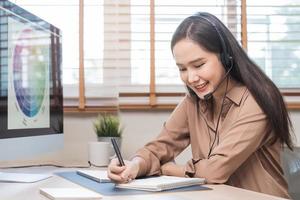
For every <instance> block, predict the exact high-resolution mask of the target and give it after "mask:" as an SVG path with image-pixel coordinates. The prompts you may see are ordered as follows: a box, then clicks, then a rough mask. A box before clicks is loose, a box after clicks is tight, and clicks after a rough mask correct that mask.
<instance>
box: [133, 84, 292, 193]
mask: <svg viewBox="0 0 300 200" xmlns="http://www.w3.org/2000/svg"><path fill="white" fill-rule="evenodd" d="M199 108H200V109H199V111H200V113H197V107H196V103H195V102H194V101H193V100H192V99H191V97H190V96H186V97H185V98H184V99H183V100H182V102H181V103H180V104H179V105H178V106H177V107H176V109H175V110H174V111H173V113H172V114H171V116H170V117H169V119H168V120H167V121H166V122H165V124H164V126H163V129H162V131H161V133H160V135H159V136H158V137H157V138H156V139H155V140H154V141H152V142H150V143H148V144H147V145H146V146H145V147H144V148H142V149H140V150H139V151H138V152H137V154H136V155H135V156H139V157H142V158H143V159H144V160H145V161H146V166H144V168H143V169H141V171H142V175H154V174H160V166H161V165H162V164H164V163H166V162H168V161H172V160H173V159H174V158H175V157H176V156H177V155H178V154H179V153H181V152H182V151H183V150H184V149H185V148H186V147H187V146H188V145H189V144H191V149H192V158H191V159H190V160H189V161H188V162H187V163H186V165H185V172H182V174H188V175H189V176H194V177H204V178H206V180H207V182H208V183H225V184H228V185H232V186H236V187H240V188H244V189H249V190H253V191H257V192H262V193H266V194H271V195H276V196H280V197H285V198H289V195H288V192H287V187H288V186H287V183H286V181H285V179H284V177H283V170H282V168H281V166H280V152H281V150H282V149H281V144H280V143H279V142H276V143H275V144H273V145H270V141H271V139H272V137H273V134H272V133H271V134H270V137H268V138H266V134H267V128H266V125H267V119H266V115H265V114H264V112H263V111H262V110H261V108H260V107H259V106H258V104H257V103H256V101H255V99H254V97H253V96H252V95H251V93H250V92H249V91H248V89H247V88H246V87H245V86H241V85H236V86H234V87H233V88H232V89H231V90H230V91H228V92H227V95H226V98H225V104H224V108H223V112H222V114H221V120H220V124H219V128H218V135H219V137H217V139H216V141H215V144H214V147H213V148H212V152H211V154H210V156H208V154H209V150H210V148H211V146H212V144H213V141H214V137H215V132H214V131H215V129H216V125H215V124H214V122H213V119H212V118H213V117H212V113H211V111H210V110H209V109H208V108H207V106H206V104H205V102H204V101H202V102H200V106H199Z"/></svg>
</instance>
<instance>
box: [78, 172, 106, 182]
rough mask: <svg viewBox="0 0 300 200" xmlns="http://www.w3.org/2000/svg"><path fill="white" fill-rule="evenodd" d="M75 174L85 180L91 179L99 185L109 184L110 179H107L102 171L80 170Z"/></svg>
mask: <svg viewBox="0 0 300 200" xmlns="http://www.w3.org/2000/svg"><path fill="white" fill-rule="evenodd" d="M76 172H77V174H79V175H81V176H84V177H86V178H89V179H92V180H94V181H97V182H99V183H109V182H111V181H110V179H109V178H108V177H107V172H106V171H104V170H93V169H81V170H77V171H76Z"/></svg>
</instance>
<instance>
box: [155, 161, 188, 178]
mask: <svg viewBox="0 0 300 200" xmlns="http://www.w3.org/2000/svg"><path fill="white" fill-rule="evenodd" d="M160 169H161V173H162V175H167V176H179V177H183V176H184V166H180V165H176V163H175V162H167V163H165V164H163V165H162V166H161V168H160Z"/></svg>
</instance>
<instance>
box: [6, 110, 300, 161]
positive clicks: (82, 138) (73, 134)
mask: <svg viewBox="0 0 300 200" xmlns="http://www.w3.org/2000/svg"><path fill="white" fill-rule="evenodd" d="M169 114H170V112H165V111H140V112H128V111H126V112H120V117H121V120H122V123H123V125H124V126H125V129H124V133H123V140H122V147H121V151H122V153H123V156H124V157H125V158H130V156H131V155H132V154H133V153H134V152H135V151H136V150H137V149H138V148H140V147H142V146H143V145H144V144H145V143H146V142H148V141H149V140H151V139H153V138H154V137H155V136H156V135H157V134H158V133H159V131H160V129H161V127H162V125H163V123H164V121H165V120H166V119H167V118H168V116H169ZM95 117H96V114H65V118H64V132H65V147H64V149H63V150H61V151H59V152H57V153H54V154H49V155H47V156H42V157H40V158H38V159H34V160H29V161H28V160H26V161H18V162H5V163H0V166H2V167H3V166H18V165H28V164H48V163H53V164H57V165H63V166H87V161H88V153H87V144H88V142H89V141H96V139H97V138H96V135H95V133H94V131H93V126H92V121H93V120H94V119H95ZM291 118H292V121H293V124H294V128H295V133H296V135H297V138H300V123H299V122H300V112H299V111H293V112H291ZM297 146H300V139H298V142H297ZM189 158H190V151H189V149H188V150H187V151H185V152H184V153H183V155H181V156H179V158H178V159H177V161H178V162H179V163H184V162H185V161H186V160H187V159H189Z"/></svg>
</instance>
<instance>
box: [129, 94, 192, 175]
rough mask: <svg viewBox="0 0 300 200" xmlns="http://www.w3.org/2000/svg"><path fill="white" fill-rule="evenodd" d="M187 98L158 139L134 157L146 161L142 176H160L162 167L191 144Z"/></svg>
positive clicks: (177, 108)
mask: <svg viewBox="0 0 300 200" xmlns="http://www.w3.org/2000/svg"><path fill="white" fill-rule="evenodd" d="M187 101H188V100H187V97H185V98H184V99H183V101H182V102H181V103H180V104H179V105H178V106H177V107H176V108H175V110H174V111H173V112H172V114H171V116H170V117H169V119H168V120H167V121H166V122H165V123H164V125H163V128H162V130H161V133H160V134H159V135H158V137H157V138H156V139H155V140H154V141H152V142H149V143H148V144H146V145H145V146H144V147H143V148H142V149H140V150H138V151H137V153H136V154H135V155H134V157H135V156H139V157H141V158H143V159H144V160H145V163H146V165H145V166H143V167H144V168H143V169H140V171H142V173H141V175H158V174H160V166H161V165H162V164H164V163H166V162H169V161H172V160H174V158H175V157H176V156H177V155H178V154H179V153H181V152H182V151H183V150H184V149H185V148H186V147H187V146H188V145H189V143H190V138H189V130H188V122H187V120H188V119H187V114H186V113H187V112H186V103H187Z"/></svg>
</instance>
